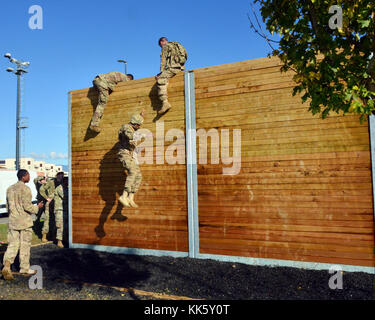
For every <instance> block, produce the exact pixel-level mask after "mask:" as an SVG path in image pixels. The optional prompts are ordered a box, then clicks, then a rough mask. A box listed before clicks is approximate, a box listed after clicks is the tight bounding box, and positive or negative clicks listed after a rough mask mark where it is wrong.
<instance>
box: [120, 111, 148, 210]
mask: <svg viewBox="0 0 375 320" xmlns="http://www.w3.org/2000/svg"><path fill="white" fill-rule="evenodd" d="M144 112H145V111H144V110H142V112H141V113H140V114H134V115H133V116H132V117H131V119H130V122H129V123H127V124H124V125H123V126H122V127H121V129H120V130H119V133H118V138H119V142H120V150H119V152H118V158H119V160H120V161H121V163H122V165H123V166H124V168H125V169H126V170H127V171H128V176H127V177H126V182H125V187H124V192H123V194H122V195H121V196H120V198H119V201H120V202H121V204H123V205H124V206H126V207H130V206H131V207H134V208H137V207H138V205H137V204H136V203H135V202H134V195H135V194H136V193H137V191H138V190H139V187H140V185H141V181H142V174H141V170H140V168H139V164H138V161H137V158H136V156H137V155H136V151H135V149H136V147H137V144H138V139H136V138H137V137H136V134H135V133H136V131H137V130H138V129H139V128H140V127H141V125H142V124H143V121H144Z"/></svg>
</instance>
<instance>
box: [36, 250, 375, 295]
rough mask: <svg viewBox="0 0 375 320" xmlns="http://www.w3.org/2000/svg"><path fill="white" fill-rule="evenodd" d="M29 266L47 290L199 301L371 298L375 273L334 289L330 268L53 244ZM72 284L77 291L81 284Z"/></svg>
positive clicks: (348, 276)
mask: <svg viewBox="0 0 375 320" xmlns="http://www.w3.org/2000/svg"><path fill="white" fill-rule="evenodd" d="M32 264H38V265H40V266H41V267H42V268H43V275H44V279H45V280H44V282H45V288H46V289H47V290H54V289H55V288H56V287H59V283H61V280H68V281H73V282H76V283H91V284H93V283H95V284H101V285H106V286H116V287H123V288H135V289H139V290H144V291H149V292H158V293H165V294H171V295H177V296H187V297H192V298H203V299H229V300H253V299H265V300H276V299H277V300H278V299H282V300H287V299H307V300H311V299H317V300H334V299H340V300H343V299H344V300H357V299H358V300H371V299H374V275H371V274H366V273H361V272H358V273H344V275H343V286H344V288H343V289H342V290H332V289H330V288H329V285H328V283H329V279H330V277H331V276H332V274H329V272H328V270H321V271H313V270H302V269H295V268H286V267H274V268H272V267H264V266H250V265H245V264H240V263H229V262H218V261H214V260H202V259H190V258H172V257H154V256H135V255H120V254H111V253H106V252H99V251H92V250H84V249H59V248H57V247H56V246H53V245H45V246H40V247H35V248H33V249H32ZM66 285H68V284H66ZM73 287H74V288H75V289H74V290H76V291H77V290H84V287H85V286H78V287H77V285H74V286H73ZM116 294H117V297H118V292H117V293H116ZM114 298H116V297H114ZM133 298H134V297H133Z"/></svg>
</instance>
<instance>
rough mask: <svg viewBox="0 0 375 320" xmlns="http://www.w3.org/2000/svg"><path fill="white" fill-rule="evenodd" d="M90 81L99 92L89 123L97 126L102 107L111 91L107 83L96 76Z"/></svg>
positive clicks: (103, 107) (102, 110)
mask: <svg viewBox="0 0 375 320" xmlns="http://www.w3.org/2000/svg"><path fill="white" fill-rule="evenodd" d="M92 83H93V85H94V87H96V88H97V90H98V92H99V99H98V104H97V106H96V109H95V112H94V114H93V116H92V119H91V125H92V126H99V123H100V120H101V118H102V116H103V113H104V109H105V107H106V105H107V102H108V97H109V95H110V93H111V89H110V88H109V86H108V83H107V82H106V81H104V80H102V79H100V78H98V77H96V78H95V79H94V81H93V82H92Z"/></svg>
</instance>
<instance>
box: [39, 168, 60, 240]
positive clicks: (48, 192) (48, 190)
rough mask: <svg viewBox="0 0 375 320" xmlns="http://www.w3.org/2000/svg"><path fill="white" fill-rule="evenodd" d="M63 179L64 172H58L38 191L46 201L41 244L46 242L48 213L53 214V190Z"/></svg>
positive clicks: (48, 221)
mask: <svg viewBox="0 0 375 320" xmlns="http://www.w3.org/2000/svg"><path fill="white" fill-rule="evenodd" d="M63 178H64V172H58V173H57V174H56V178H53V177H49V179H48V180H47V182H46V183H45V184H43V185H42V186H41V187H40V189H39V193H40V195H41V196H42V197H43V198H44V200H45V201H46V207H45V210H44V216H45V217H44V224H43V229H42V242H47V241H48V240H47V234H48V232H49V223H50V213H51V211H52V213H53V207H52V205H53V202H52V201H53V199H54V197H55V188H56V187H57V186H58V185H60V184H61V182H62V180H63Z"/></svg>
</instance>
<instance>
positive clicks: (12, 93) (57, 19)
mask: <svg viewBox="0 0 375 320" xmlns="http://www.w3.org/2000/svg"><path fill="white" fill-rule="evenodd" d="M249 3H250V1H249V0H236V1H213V0H204V1H202V0H190V1H183V2H181V1H172V0H164V1H161V2H157V1H141V0H138V1H124V0H123V1H121V0H106V1H98V0H75V1H73V0H64V1H58V0H32V1H30V0H17V1H1V4H0V24H1V27H0V84H1V104H0V108H1V126H0V134H1V139H0V159H4V158H9V157H15V122H16V76H15V75H13V74H11V73H7V72H6V71H5V70H6V68H7V67H11V66H12V65H11V64H10V62H9V60H8V59H6V58H3V55H4V54H5V53H6V52H10V53H11V54H12V55H13V56H14V57H15V58H17V59H24V60H26V61H30V62H31V65H30V67H29V73H28V74H26V76H25V80H24V99H23V101H24V105H23V114H22V115H23V116H24V117H27V118H28V125H29V128H28V129H26V130H25V133H24V135H25V139H22V142H23V143H24V144H23V146H22V148H21V155H22V156H23V157H26V156H30V155H32V156H34V158H36V159H38V160H45V161H50V162H55V163H58V164H67V163H68V159H67V158H66V156H67V154H68V106H67V92H68V91H70V90H75V89H82V88H87V87H90V86H91V85H92V83H91V81H92V79H93V78H94V77H95V75H97V74H99V73H105V72H110V71H114V70H118V71H123V68H124V67H123V64H120V63H118V62H117V60H118V59H121V58H125V59H126V60H127V61H128V72H129V73H132V74H134V76H135V78H136V79H139V78H144V77H150V76H153V75H155V74H156V73H158V71H159V63H160V48H159V47H158V45H157V40H158V38H159V37H160V36H167V37H168V38H169V40H171V41H172V40H176V41H179V42H181V43H182V44H183V45H184V47H185V48H186V50H187V52H188V55H189V60H188V62H187V65H186V66H187V69H195V68H201V67H206V66H212V65H219V64H224V63H230V62H236V61H242V60H248V59H255V58H260V57H265V56H266V55H267V53H268V52H269V51H270V50H269V48H268V46H267V44H266V43H265V41H264V40H263V39H261V38H259V36H258V35H256V34H255V33H254V32H253V31H252V30H250V28H249V21H248V18H247V14H248V13H249V12H250V6H249ZM32 5H39V6H41V7H42V9H43V29H42V30H32V29H30V28H29V19H30V18H31V16H32V14H29V13H28V11H29V7H30V6H32Z"/></svg>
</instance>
